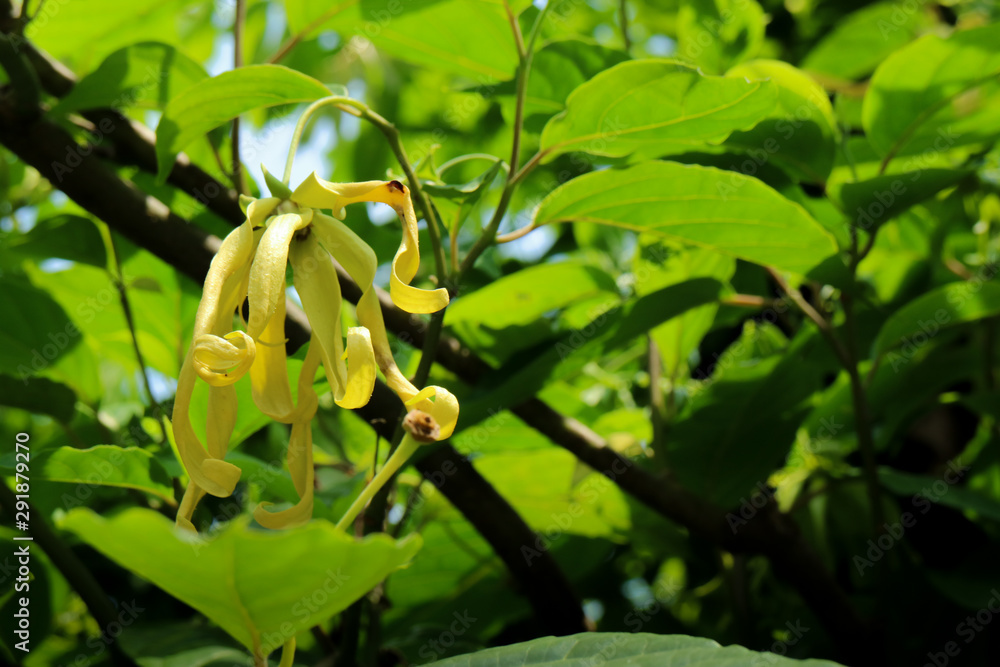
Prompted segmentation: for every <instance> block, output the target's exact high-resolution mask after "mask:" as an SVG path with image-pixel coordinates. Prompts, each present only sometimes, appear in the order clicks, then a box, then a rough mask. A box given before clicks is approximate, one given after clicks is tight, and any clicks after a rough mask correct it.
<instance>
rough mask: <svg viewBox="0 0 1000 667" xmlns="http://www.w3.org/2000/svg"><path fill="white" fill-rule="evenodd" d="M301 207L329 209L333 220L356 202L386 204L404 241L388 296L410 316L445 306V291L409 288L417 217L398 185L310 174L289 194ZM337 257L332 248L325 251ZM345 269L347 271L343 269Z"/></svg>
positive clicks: (416, 255) (416, 252) (416, 251)
mask: <svg viewBox="0 0 1000 667" xmlns="http://www.w3.org/2000/svg"><path fill="white" fill-rule="evenodd" d="M292 199H293V201H296V202H298V203H299V204H300V205H301V206H310V207H313V208H329V209H331V210H332V212H333V215H334V217H337V218H343V217H344V212H343V207H344V206H347V205H348V204H353V203H356V202H380V203H383V204H388V205H389V206H391V207H392V208H393V209H394V210H395V211H396V214H397V215H398V216H399V218H400V220H401V221H402V223H403V239H402V241H401V242H400V244H399V250H397V251H396V256H395V257H394V258H393V260H392V276H391V277H390V278H389V293H390V294H391V295H392V300H393V301H394V302H395V304H396V305H397V306H399V307H400V308H402V309H403V310H405V311H407V312H410V313H436V312H437V311H439V310H441V309H442V308H444V307H445V306H447V305H448V290H446V289H444V288H439V289H435V290H422V289H419V288H416V287H412V286H411V285H410V281H411V280H413V277H414V276H415V275H417V270H418V269H419V268H420V247H419V240H418V236H417V216H416V214H415V213H414V211H413V202H412V201H411V200H410V192H409V190H407V188H406V186H405V185H403V184H402V183H400V182H399V181H368V182H365V183H330V182H328V181H324V180H322V179H320V178H317V177H316V174H310V176H309V178H307V179H306V180H305V181H304V182H303V183H302V185H300V186H299V187H298V188H296V190H295V192H294V193H293V194H292ZM328 249H329V250H330V251H331V252H333V253H334V255H335V256H337V254H336V252H335V251H334V250H333V249H332V248H328ZM345 268H346V267H345Z"/></svg>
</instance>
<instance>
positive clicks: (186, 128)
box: [156, 65, 330, 182]
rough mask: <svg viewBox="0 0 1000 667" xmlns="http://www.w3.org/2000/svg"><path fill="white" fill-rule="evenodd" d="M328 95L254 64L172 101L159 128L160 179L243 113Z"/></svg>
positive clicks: (308, 80)
mask: <svg viewBox="0 0 1000 667" xmlns="http://www.w3.org/2000/svg"><path fill="white" fill-rule="evenodd" d="M329 94H330V91H329V89H327V87H326V86H324V85H323V84H322V83H320V82H319V81H317V80H316V79H313V78H312V77H309V76H306V75H305V74H302V73H301V72H296V71H295V70H291V69H288V68H287V67H282V66H281V65H250V66H248V67H241V68H240V69H238V70H233V71H229V72H223V73H222V74H220V75H218V76H215V77H212V78H211V79H206V80H204V81H201V82H200V83H197V84H195V85H194V86H192V87H190V88H188V89H187V90H185V91H183V92H182V93H181V94H180V95H178V96H177V97H175V98H173V99H171V100H170V102H169V103H168V104H167V106H166V108H165V109H164V110H163V117H162V118H160V124H159V125H158V126H157V127H156V161H157V165H158V167H159V175H158V179H159V181H160V182H163V181H165V180H166V178H167V175H168V174H169V172H170V167H171V165H172V164H173V161H174V158H175V157H176V155H177V154H178V153H179V152H181V151H182V150H184V148H185V147H186V146H187V145H188V144H189V143H191V142H192V141H194V140H195V139H197V138H198V137H200V136H202V135H204V134H206V133H208V131H209V130H212V129H215V128H216V127H218V126H220V125H222V124H223V123H225V122H226V121H229V120H231V119H233V118H235V117H236V116H238V115H240V114H241V113H244V112H247V111H251V110H253V109H260V108H263V107H273V106H276V105H279V104H294V103H296V102H312V101H313V100H316V99H319V98H321V97H326V96H327V95H329Z"/></svg>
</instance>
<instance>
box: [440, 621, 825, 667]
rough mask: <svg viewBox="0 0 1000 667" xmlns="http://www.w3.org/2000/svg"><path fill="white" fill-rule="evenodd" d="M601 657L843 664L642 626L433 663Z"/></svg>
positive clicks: (620, 665)
mask: <svg viewBox="0 0 1000 667" xmlns="http://www.w3.org/2000/svg"><path fill="white" fill-rule="evenodd" d="M636 620H638V619H636ZM597 657H600V659H601V660H600V663H601V664H602V665H607V667H626V666H628V667H663V666H664V665H678V666H680V665H690V666H694V665H711V666H712V667H746V666H747V665H753V664H757V663H761V664H763V663H765V662H766V663H767V664H769V665H776V666H777V667H785V666H787V667H838V666H837V663H835V662H830V661H828V660H791V659H789V658H782V657H779V656H777V655H775V654H773V653H756V652H754V651H751V650H749V649H746V648H743V647H742V646H721V645H719V644H717V643H716V642H714V641H712V640H711V639H706V638H704V637H686V636H684V635H654V634H649V633H641V632H640V633H626V632H589V633H586V634H579V635H570V636H568V637H543V638H542V639H533V640H532V641H529V642H523V643H521V644H512V645H510V646H501V647H497V648H490V649H486V650H483V651H479V652H477V653H473V654H471V655H470V654H466V655H459V656H456V657H454V658H448V659H447V660H441V661H439V662H434V663H431V664H430V665H429V666H428V667H497V666H498V665H502V666H503V667H528V666H529V665H536V666H537V667H542V666H543V665H544V666H545V667H587V666H588V665H593V664H594V662H595V658H597Z"/></svg>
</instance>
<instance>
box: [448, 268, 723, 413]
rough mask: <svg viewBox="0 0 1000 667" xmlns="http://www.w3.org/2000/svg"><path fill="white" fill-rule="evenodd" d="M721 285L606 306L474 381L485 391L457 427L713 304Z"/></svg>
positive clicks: (694, 283)
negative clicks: (575, 327)
mask: <svg viewBox="0 0 1000 667" xmlns="http://www.w3.org/2000/svg"><path fill="white" fill-rule="evenodd" d="M721 290H722V285H721V283H719V282H718V281H716V280H712V279H710V278H695V279H693V280H688V281H686V282H683V283H679V284H677V285H671V286H669V287H665V288H663V289H661V290H658V291H656V292H654V293H653V294H649V295H646V296H644V297H642V298H639V299H636V300H634V301H632V302H629V303H627V304H625V305H624V306H618V305H615V303H614V302H608V303H606V304H605V307H604V308H603V309H601V310H600V311H598V313H597V314H596V316H594V317H593V318H592V320H591V321H590V322H589V323H588V324H586V325H585V326H583V327H581V328H579V329H576V330H574V331H571V332H568V333H566V334H564V335H563V336H561V337H560V338H559V339H557V340H556V341H555V342H554V343H551V342H549V343H546V344H544V347H542V348H541V349H540V350H531V351H526V352H525V353H523V355H522V357H523V358H517V359H514V360H512V361H511V362H509V363H507V364H505V365H504V367H503V368H501V370H498V371H495V372H494V373H492V374H491V375H489V376H487V377H486V378H484V379H483V380H482V381H480V383H479V385H480V386H483V387H489V390H487V391H484V392H482V393H479V394H476V395H474V396H471V397H469V399H467V400H464V401H463V403H462V414H461V416H460V417H459V420H460V421H459V426H460V428H463V429H464V428H468V427H469V426H471V425H473V424H476V423H478V422H479V421H480V420H482V419H485V418H486V417H487V416H489V415H490V414H493V413H495V412H496V411H497V410H498V409H500V408H504V407H509V406H513V405H517V404H519V403H521V402H522V401H524V400H525V399H527V398H529V397H531V396H533V395H535V394H536V393H537V392H538V391H540V390H541V389H542V388H543V387H544V386H545V385H547V384H550V383H552V382H554V381H557V380H560V379H562V378H564V377H566V376H568V375H570V374H572V373H573V372H575V371H578V370H579V369H580V368H582V367H583V366H585V365H586V364H587V363H588V362H590V361H591V360H593V359H595V358H598V357H599V356H600V355H602V354H604V353H606V352H610V351H611V350H614V349H617V348H619V347H621V346H623V345H626V344H628V343H630V342H631V341H632V340H633V339H634V338H636V337H637V336H641V335H642V334H644V333H646V332H647V331H649V330H650V329H651V328H653V327H656V326H658V325H660V324H662V323H663V322H666V321H668V320H670V319H671V318H673V317H677V316H678V315H681V314H683V313H685V312H687V311H688V310H690V309H691V308H696V307H698V306H702V305H704V304H706V303H712V302H714V301H716V300H718V298H719V295H720V292H721Z"/></svg>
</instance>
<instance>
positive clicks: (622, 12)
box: [618, 0, 632, 53]
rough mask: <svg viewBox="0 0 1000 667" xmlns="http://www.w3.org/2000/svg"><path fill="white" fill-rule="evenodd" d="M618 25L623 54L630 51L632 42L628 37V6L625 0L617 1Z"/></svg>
mask: <svg viewBox="0 0 1000 667" xmlns="http://www.w3.org/2000/svg"><path fill="white" fill-rule="evenodd" d="M618 23H619V27H620V28H621V31H622V43H623V44H624V46H625V53H628V52H629V51H631V50H632V40H631V39H629V36H628V6H627V5H626V3H625V0H618Z"/></svg>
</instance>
